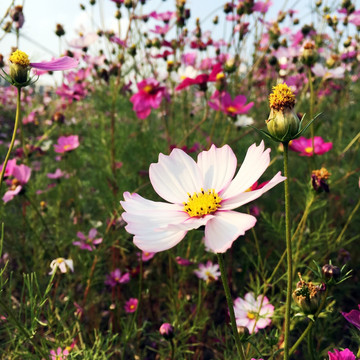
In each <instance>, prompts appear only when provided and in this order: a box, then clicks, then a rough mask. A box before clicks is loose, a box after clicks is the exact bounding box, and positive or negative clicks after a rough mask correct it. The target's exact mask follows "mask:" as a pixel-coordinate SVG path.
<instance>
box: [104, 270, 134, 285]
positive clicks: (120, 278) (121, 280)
mask: <svg viewBox="0 0 360 360" xmlns="http://www.w3.org/2000/svg"><path fill="white" fill-rule="evenodd" d="M129 281H130V274H129V273H125V274H121V271H120V269H115V270H114V271H112V272H111V273H110V275H106V280H105V284H106V285H109V286H111V287H115V286H116V285H117V284H125V283H128V282H129Z"/></svg>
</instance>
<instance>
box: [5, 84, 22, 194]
mask: <svg viewBox="0 0 360 360" xmlns="http://www.w3.org/2000/svg"><path fill="white" fill-rule="evenodd" d="M20 105H21V88H18V93H17V102H16V115H15V125H14V131H13V135H12V139H11V142H10V146H9V149H8V152H7V154H6V157H5V160H4V163H3V167H2V170H1V175H0V191H1V185H2V182H3V179H4V174H5V170H6V165H7V163H8V161H9V157H10V154H11V151H12V149H13V147H14V143H15V138H16V132H17V129H18V126H19V118H20Z"/></svg>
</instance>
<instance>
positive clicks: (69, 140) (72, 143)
mask: <svg viewBox="0 0 360 360" xmlns="http://www.w3.org/2000/svg"><path fill="white" fill-rule="evenodd" d="M79 145H80V144H79V137H78V136H77V135H70V136H60V137H59V138H58V143H57V144H55V145H54V150H55V152H57V153H59V154H63V153H65V152H67V151H71V150H74V149H76V148H77V147H78V146H79Z"/></svg>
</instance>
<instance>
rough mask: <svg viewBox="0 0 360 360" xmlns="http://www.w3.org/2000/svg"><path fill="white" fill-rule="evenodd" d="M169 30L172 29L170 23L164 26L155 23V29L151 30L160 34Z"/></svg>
mask: <svg viewBox="0 0 360 360" xmlns="http://www.w3.org/2000/svg"><path fill="white" fill-rule="evenodd" d="M169 30H170V25H168V24H165V25H164V26H159V25H155V29H154V30H150V32H152V33H155V34H159V35H166V34H167V32H168V31H169Z"/></svg>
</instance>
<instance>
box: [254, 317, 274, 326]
mask: <svg viewBox="0 0 360 360" xmlns="http://www.w3.org/2000/svg"><path fill="white" fill-rule="evenodd" d="M270 324H271V319H269V318H267V319H263V318H260V319H258V321H257V322H256V327H257V328H258V329H264V328H266V327H267V326H268V325H270Z"/></svg>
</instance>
